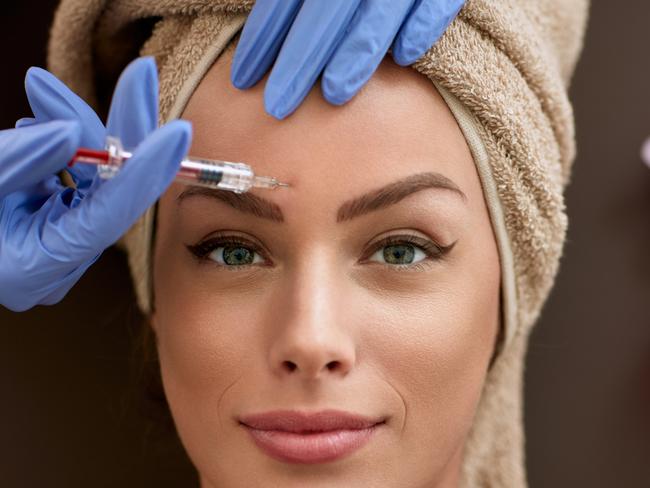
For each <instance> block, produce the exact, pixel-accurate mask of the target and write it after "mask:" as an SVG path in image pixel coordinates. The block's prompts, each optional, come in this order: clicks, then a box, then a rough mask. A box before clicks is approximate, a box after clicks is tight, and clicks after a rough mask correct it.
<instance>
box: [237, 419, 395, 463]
mask: <svg viewBox="0 0 650 488" xmlns="http://www.w3.org/2000/svg"><path fill="white" fill-rule="evenodd" d="M239 421H240V424H241V425H243V426H244V427H245V428H246V429H247V431H248V432H249V434H250V435H251V437H252V438H253V441H254V442H255V444H256V445H257V446H258V447H259V448H260V449H261V450H262V451H263V452H264V453H266V454H267V455H269V456H270V457H272V458H274V459H277V460H279V461H284V462H289V463H300V464H313V463H324V462H331V461H335V460H337V459H341V458H343V457H346V456H348V455H350V454H352V453H353V452H354V451H356V450H358V449H360V448H361V447H363V446H364V445H366V444H367V443H368V442H369V441H370V439H371V438H372V436H373V434H374V433H375V432H376V431H377V429H378V428H379V427H380V426H381V425H383V424H385V423H386V418H370V417H365V416H361V415H356V414H353V413H350V412H343V411H340V410H323V411H320V412H313V413H305V412H298V411H286V410H285V411H273V412H265V413H261V414H255V415H248V416H245V417H242V418H240V419H239Z"/></svg>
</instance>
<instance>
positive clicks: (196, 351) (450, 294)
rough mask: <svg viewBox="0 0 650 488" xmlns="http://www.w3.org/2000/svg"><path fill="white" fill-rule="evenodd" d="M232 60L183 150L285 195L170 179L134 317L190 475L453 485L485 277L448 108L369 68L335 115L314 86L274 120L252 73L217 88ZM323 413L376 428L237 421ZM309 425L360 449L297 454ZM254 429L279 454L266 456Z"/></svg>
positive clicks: (478, 196) (476, 214) (482, 368)
mask: <svg viewBox="0 0 650 488" xmlns="http://www.w3.org/2000/svg"><path fill="white" fill-rule="evenodd" d="M231 53H232V51H229V52H228V53H226V54H224V55H222V56H221V58H220V59H219V61H218V62H217V63H216V64H215V65H214V66H213V68H212V69H211V70H210V72H209V73H208V75H207V76H206V77H205V78H204V80H203V81H202V83H201V84H200V86H199V87H198V89H197V90H196V92H195V93H194V95H193V96H192V99H191V101H190V103H189V105H188V106H187V109H186V111H185V113H184V114H183V118H184V119H187V120H190V121H191V122H192V123H193V125H194V139H193V146H192V149H191V154H192V155H193V156H198V157H206V158H213V159H224V160H228V161H243V162H246V163H248V164H250V165H251V166H252V167H253V169H254V170H255V172H256V174H259V175H269V176H275V177H277V178H278V179H279V180H280V181H283V182H288V183H290V184H291V187H290V188H279V189H275V190H264V189H262V190H260V189H254V190H252V191H250V192H248V193H245V194H241V195H236V194H234V193H231V192H225V191H212V192H210V191H203V192H198V193H197V192H194V193H188V190H190V187H188V186H184V185H182V184H180V183H174V184H173V185H172V186H171V187H170V189H169V190H168V191H167V192H166V193H165V195H164V196H163V198H162V199H161V201H160V204H159V205H160V206H159V211H158V217H157V218H158V221H157V237H156V247H155V258H154V259H155V262H154V281H155V285H154V286H155V288H154V293H155V310H156V311H155V312H154V314H153V315H152V317H151V323H152V326H153V327H154V329H155V332H156V336H157V344H158V351H159V357H160V365H161V372H162V377H163V384H164V388H165V392H166V396H167V399H168V402H169V405H170V408H171V410H172V414H173V417H174V420H175V423H176V426H177V429H178V432H179V435H180V438H181V440H182V442H183V444H184V446H185V448H186V449H187V451H188V454H189V456H190V458H191V459H192V461H193V463H194V464H195V466H196V467H197V469H198V471H199V473H200V476H201V481H202V486H203V487H204V488H208V487H210V488H216V487H247V486H251V487H252V486H255V487H261V486H268V487H277V486H282V487H304V486H309V487H325V486H327V487H330V486H345V487H369V486H382V487H394V486H399V487H403V486H409V487H442V486H445V487H446V486H455V485H456V483H457V479H458V472H459V467H460V465H461V462H462V454H463V453H462V451H463V446H464V442H465V438H466V435H467V433H468V431H469V429H470V426H471V425H472V422H473V416H474V413H475V410H476V407H477V403H478V400H479V397H480V394H481V389H482V386H483V383H484V379H485V375H486V371H487V368H488V363H489V360H490V357H491V354H492V351H493V348H494V344H495V339H496V333H497V329H498V318H499V283H500V271H499V269H500V268H499V260H498V254H497V249H496V244H495V239H494V235H493V233H492V228H491V225H490V220H489V217H488V211H487V207H486V204H485V202H484V199H483V193H482V190H481V186H480V183H479V179H478V175H477V173H476V169H475V166H474V163H473V160H472V156H471V153H470V150H469V148H468V146H467V144H466V142H465V139H464V137H463V135H462V133H461V131H460V129H459V127H458V125H457V123H456V121H455V119H454V117H453V116H452V114H451V112H450V111H449V109H448V108H447V106H446V104H445V103H444V101H443V99H442V98H441V97H440V95H439V94H438V92H437V91H436V90H435V88H434V86H433V85H432V83H431V82H430V81H429V80H428V79H426V78H425V77H424V76H422V75H420V74H418V73H417V72H415V71H414V70H412V69H408V68H402V67H399V66H397V65H395V64H394V63H393V62H392V61H391V60H389V59H386V60H385V61H384V62H383V63H382V65H381V66H380V68H379V70H378V71H377V73H376V74H375V75H374V77H373V78H372V79H371V80H370V82H369V83H368V84H367V85H366V87H365V88H364V89H363V90H362V91H361V92H360V93H359V95H357V96H356V97H355V98H354V99H353V100H352V101H351V102H350V103H348V104H346V105H345V106H342V107H335V106H331V105H329V104H328V103H327V102H325V101H324V99H323V98H322V97H321V94H320V90H319V89H317V88H316V89H314V90H312V92H311V93H310V94H309V96H308V98H307V99H306V101H305V102H304V103H303V104H302V105H301V107H300V108H299V109H298V110H297V111H296V112H295V113H294V114H293V115H292V116H291V117H289V118H288V119H286V120H284V121H277V120H275V119H274V118H272V117H271V116H269V115H267V114H266V113H265V112H264V109H263V89H264V84H265V81H266V79H264V80H263V81H262V82H261V83H259V84H258V85H257V86H256V87H254V88H253V89H250V90H246V91H239V90H237V89H236V88H234V87H232V85H231V83H230V80H229V75H230V62H231ZM195 188H196V187H195ZM330 409H333V410H342V411H347V412H351V413H354V414H357V415H362V416H364V417H368V418H370V419H371V421H372V422H375V421H377V422H382V423H380V424H378V425H376V426H374V427H372V428H370V429H368V430H365V431H358V430H357V431H356V432H354V431H351V430H348V431H340V432H338V434H336V433H335V434H331V433H330V434H322V433H321V434H314V433H311V434H300V433H295V434H288V433H286V432H284V433H280V432H277V431H276V432H266V433H264V432H260V431H259V430H257V431H255V430H254V429H251V428H250V427H246V426H245V425H243V424H242V423H241V419H242V418H243V417H245V416H250V415H252V414H259V413H264V412H269V411H278V410H294V411H299V412H307V413H312V412H316V411H321V410H330ZM260 428H261V427H260ZM360 432H361V433H360ZM254 433H257V435H256V436H254V435H253V434H254ZM318 435H320V436H321V437H320V439H321V441H322V442H320V445H321V447H322V445H323V444H324V445H325V447H326V446H327V444H328V442H329V440H328V439H331V438H332V436H335V435H336V436H338V438H339V439H343V438H351V439H353V440H354V439H357V440H358V438H360V437H363V438H364V439H365V440H366V442H365V444H363V445H362V446H361V447H360V448H358V449H356V450H353V451H352V452H349V453H348V454H347V455H343V456H340V457H338V458H335V457H333V456H332V453H331V452H330V453H328V452H327V449H325V453H323V452H320V451H318V449H316V450H314V448H313V447H314V445H319V441H317V440H316V441H314V440H313V439H315V438H316V437H314V436H318ZM346 436H347V437H346ZM255 437H265V438H267V440H268V439H269V438H272V439H275V440H276V441H277V442H278V444H281V445H284V446H285V447H284V448H282V447H280V448H277V445H276V448H277V449H280V452H278V451H277V449H276V451H273V453H270V451H267V450H265V449H263V448H261V447H258V444H257V443H256V442H255ZM307 437H311V439H312V440H309V439H307ZM278 439H279V440H278ZM323 439H324V440H323ZM303 441H304V442H303ZM270 442H274V441H270ZM274 445H275V444H274ZM287 446H288V447H287ZM292 446H293V450H292V449H291V447H292ZM309 446H311V447H309ZM316 447H318V446H316ZM283 449H284V450H283ZM309 456H311V457H309Z"/></svg>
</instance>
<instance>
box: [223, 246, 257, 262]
mask: <svg viewBox="0 0 650 488" xmlns="http://www.w3.org/2000/svg"><path fill="white" fill-rule="evenodd" d="M223 260H224V261H225V262H226V263H227V264H250V263H252V262H253V253H252V252H250V251H249V250H248V249H246V248H245V247H225V248H224V249H223Z"/></svg>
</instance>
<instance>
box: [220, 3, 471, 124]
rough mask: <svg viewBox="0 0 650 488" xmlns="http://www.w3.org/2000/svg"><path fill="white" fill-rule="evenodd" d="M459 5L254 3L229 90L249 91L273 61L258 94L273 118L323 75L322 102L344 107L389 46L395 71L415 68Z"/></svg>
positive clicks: (293, 104) (285, 112)
mask: <svg viewBox="0 0 650 488" xmlns="http://www.w3.org/2000/svg"><path fill="white" fill-rule="evenodd" d="M463 4H464V0H257V1H256V3H255V5H254V7H253V10H252V11H251V13H250V15H249V17H248V19H247V20H246V23H245V25H244V29H243V31H242V34H241V37H240V40H239V44H238V45H237V50H236V51H235V56H234V59H233V63H232V72H231V80H232V83H233V85H235V86H236V87H237V88H242V89H244V88H249V87H251V86H253V85H254V84H256V83H257V82H258V81H259V80H260V79H262V77H263V76H264V74H265V73H266V71H267V70H268V69H269V67H270V66H271V64H272V63H273V61H274V60H275V65H274V66H273V69H272V70H271V75H270V76H269V79H268V81H267V83H266V87H265V89H264V106H265V109H266V111H267V112H268V113H269V114H271V115H273V116H274V117H276V118H277V119H283V118H285V117H286V116H287V115H289V114H291V113H292V112H293V111H294V110H295V109H296V108H297V107H298V105H300V103H301V102H302V100H303V99H304V98H305V96H306V95H307V94H308V93H309V91H310V90H311V87H312V86H313V84H314V83H315V81H316V79H317V78H318V77H319V76H320V75H321V72H322V74H323V79H322V84H321V87H322V91H323V96H324V97H325V99H326V100H328V101H329V102H330V103H333V104H336V105H341V104H344V103H345V102H347V101H348V100H350V99H351V98H352V97H353V96H354V95H355V94H356V93H357V92H358V91H359V90H360V89H361V87H362V86H363V85H365V84H366V82H367V81H368V80H369V79H370V77H371V76H372V74H373V73H374V72H375V70H376V69H377V66H379V63H380V62H381V60H382V59H383V58H384V56H385V55H386V52H387V51H388V49H389V47H391V44H392V55H393V59H394V60H395V62H396V63H397V64H399V65H401V66H406V65H409V64H412V63H414V62H415V61H417V60H418V59H419V58H420V57H421V56H422V55H423V54H424V53H425V52H426V51H428V50H429V48H430V47H431V46H433V44H435V42H436V41H437V40H438V39H439V38H440V36H441V35H442V34H443V33H444V31H445V30H446V29H447V27H448V26H449V24H450V23H451V21H452V20H453V19H454V18H455V17H456V16H457V15H458V12H459V11H460V9H461V8H462V6H463ZM278 52H279V54H278ZM276 57H277V60H276ZM325 65H327V66H325ZM323 68H324V69H325V71H324V72H323Z"/></svg>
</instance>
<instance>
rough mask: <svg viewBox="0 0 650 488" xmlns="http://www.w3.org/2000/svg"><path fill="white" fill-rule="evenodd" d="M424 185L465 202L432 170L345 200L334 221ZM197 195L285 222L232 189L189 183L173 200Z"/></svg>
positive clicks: (275, 209)
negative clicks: (453, 194)
mask: <svg viewBox="0 0 650 488" xmlns="http://www.w3.org/2000/svg"><path fill="white" fill-rule="evenodd" d="M427 188H439V189H445V190H451V191H453V192H455V193H456V194H458V195H459V196H460V197H461V198H462V199H463V200H464V201H466V200H467V197H466V195H465V194H464V193H463V192H462V191H461V189H460V188H458V186H457V185H456V184H455V183H454V182H453V181H451V180H450V179H449V178H447V177H446V176H444V175H441V174H440V173H434V172H428V173H418V174H415V175H411V176H408V177H406V178H403V179H401V180H398V181H395V182H393V183H389V184H388V185H385V186H382V187H381V188H378V189H376V190H372V191H370V192H368V193H366V194H364V195H361V196H360V197H356V198H353V199H352V200H348V201H347V202H345V203H344V204H343V205H341V207H340V208H339V210H338V212H337V215H336V221H337V222H344V221H347V220H352V219H354V218H355V217H359V216H360V215H364V214H366V213H369V212H372V211H375V210H379V209H381V208H385V207H388V206H390V205H394V204H396V203H397V202H399V201H400V200H403V199H404V198H406V197H407V196H409V195H411V194H413V193H415V192H418V191H420V190H424V189H427ZM196 195H199V196H205V197H209V198H216V199H217V200H221V201H222V202H225V203H227V204H228V205H230V206H231V207H233V208H234V209H236V210H239V211H241V212H244V213H250V214H252V215H255V216H257V217H261V218H264V219H268V220H273V221H275V222H284V215H283V214H282V209H281V208H280V207H279V206H278V205H277V204H275V203H273V202H271V201H269V200H266V199H264V198H261V197H258V196H256V195H253V194H252V193H234V192H231V191H223V190H214V189H211V188H207V187H203V186H188V187H187V189H186V190H184V191H183V192H182V193H181V194H180V195H179V196H178V197H176V200H177V202H178V204H179V205H180V202H181V201H183V200H184V199H185V198H188V197H190V196H196Z"/></svg>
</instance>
